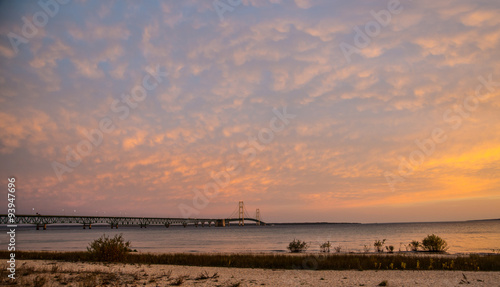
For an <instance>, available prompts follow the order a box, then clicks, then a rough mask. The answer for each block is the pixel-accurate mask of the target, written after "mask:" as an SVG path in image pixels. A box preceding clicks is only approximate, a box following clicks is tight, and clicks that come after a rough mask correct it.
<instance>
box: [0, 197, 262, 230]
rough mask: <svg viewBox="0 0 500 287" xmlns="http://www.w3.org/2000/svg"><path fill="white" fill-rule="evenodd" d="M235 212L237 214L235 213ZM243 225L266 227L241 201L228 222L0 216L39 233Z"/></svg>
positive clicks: (12, 224)
mask: <svg viewBox="0 0 500 287" xmlns="http://www.w3.org/2000/svg"><path fill="white" fill-rule="evenodd" d="M236 211H237V212H236ZM245 221H251V222H254V223H255V225H266V223H265V222H263V221H262V220H261V217H260V210H259V209H256V211H255V218H252V217H250V216H249V215H248V212H247V211H246V209H245V205H244V203H243V201H240V202H239V203H238V207H237V208H236V210H235V211H234V212H233V213H231V215H230V216H229V217H227V218H162V217H121V216H120V217H116V216H76V215H74V216H65V215H41V214H36V215H16V216H15V217H9V216H8V215H7V214H0V224H6V225H7V227H17V225H18V224H32V225H35V226H36V229H37V230H39V229H40V228H43V229H44V230H45V229H47V225H49V224H81V225H83V229H85V228H87V227H88V228H89V229H91V228H92V224H109V225H110V226H111V229H113V228H118V226H126V225H131V226H133V225H137V226H140V227H141V228H147V227H148V225H164V226H165V227H167V228H168V227H170V225H182V226H184V227H187V226H189V225H192V226H195V227H198V226H201V227H205V226H208V227H211V226H216V227H225V226H230V225H231V223H232V222H238V225H239V226H244V225H245Z"/></svg>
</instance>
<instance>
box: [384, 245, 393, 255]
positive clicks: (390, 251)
mask: <svg viewBox="0 0 500 287" xmlns="http://www.w3.org/2000/svg"><path fill="white" fill-rule="evenodd" d="M385 249H386V250H387V252H389V253H394V246H392V245H389V246H386V247H385Z"/></svg>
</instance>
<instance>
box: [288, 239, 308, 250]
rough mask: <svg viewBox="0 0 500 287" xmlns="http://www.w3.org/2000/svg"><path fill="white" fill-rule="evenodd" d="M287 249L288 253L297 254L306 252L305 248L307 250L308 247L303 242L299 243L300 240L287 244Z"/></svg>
mask: <svg viewBox="0 0 500 287" xmlns="http://www.w3.org/2000/svg"><path fill="white" fill-rule="evenodd" d="M287 248H288V250H290V252H293V253H297V252H302V251H306V250H307V248H309V245H308V244H307V243H306V242H305V241H300V240H295V239H294V240H293V241H292V242H290V244H288V247H287Z"/></svg>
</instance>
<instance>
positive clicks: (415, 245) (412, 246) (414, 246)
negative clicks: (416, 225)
mask: <svg viewBox="0 0 500 287" xmlns="http://www.w3.org/2000/svg"><path fill="white" fill-rule="evenodd" d="M420 246H422V245H420V242H418V241H416V240H413V241H412V242H410V244H408V247H410V250H411V251H418V248H419V247H420Z"/></svg>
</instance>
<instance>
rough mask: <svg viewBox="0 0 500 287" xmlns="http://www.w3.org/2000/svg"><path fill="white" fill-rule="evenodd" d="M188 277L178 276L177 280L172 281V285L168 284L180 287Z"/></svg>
mask: <svg viewBox="0 0 500 287" xmlns="http://www.w3.org/2000/svg"><path fill="white" fill-rule="evenodd" d="M188 278H189V276H188V275H180V276H178V277H177V278H175V279H174V281H172V283H170V285H173V286H180V285H182V284H183V283H184V281H186V279H188Z"/></svg>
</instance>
